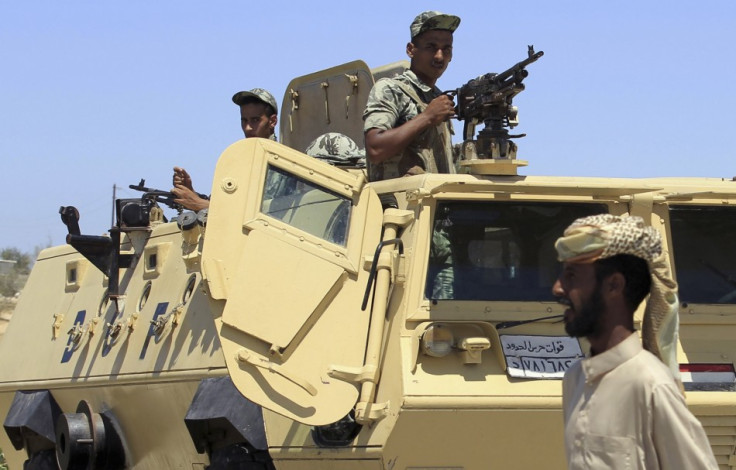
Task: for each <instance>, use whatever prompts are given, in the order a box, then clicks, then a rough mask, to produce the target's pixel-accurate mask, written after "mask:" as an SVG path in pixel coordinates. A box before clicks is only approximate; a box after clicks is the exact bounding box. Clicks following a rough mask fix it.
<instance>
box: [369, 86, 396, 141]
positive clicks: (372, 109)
mask: <svg viewBox="0 0 736 470" xmlns="http://www.w3.org/2000/svg"><path fill="white" fill-rule="evenodd" d="M402 98H404V94H403V93H402V92H401V90H400V89H399V88H398V87H396V85H393V83H392V81H391V80H390V79H386V78H382V79H381V80H379V81H377V82H376V84H375V85H374V86H373V88H372V89H371V92H370V94H369V95H368V103H366V107H365V111H364V112H363V121H364V124H363V131H364V132H367V131H368V130H370V129H374V128H376V129H384V130H388V129H393V128H394V127H397V126H398V125H399V124H400V123H399V120H400V118H401V114H402V109H403V107H404V106H403V103H402V102H403V101H404V100H403V99H402Z"/></svg>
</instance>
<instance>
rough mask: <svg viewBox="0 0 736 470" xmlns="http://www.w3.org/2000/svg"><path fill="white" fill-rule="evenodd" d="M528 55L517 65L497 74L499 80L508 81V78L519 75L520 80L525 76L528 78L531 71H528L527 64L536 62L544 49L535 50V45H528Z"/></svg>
mask: <svg viewBox="0 0 736 470" xmlns="http://www.w3.org/2000/svg"><path fill="white" fill-rule="evenodd" d="M528 48H529V49H528V51H527V54H528V57H527V58H526V59H524V60H522V61H521V62H518V63H517V64H516V65H513V66H511V67H509V69H508V70H504V71H503V72H501V73H499V74H498V75H496V77H495V79H496V80H497V81H498V82H503V81H506V79H508V78H511V77H516V76H519V75H520V76H519V80H518V81H521V80H523V79H524V78H526V76H527V75H529V72H527V71H526V66H527V65H529V64H531V63H533V62H536V61H537V60H538V59H539V58H540V57H542V56H543V55H544V51H539V52H534V46H528Z"/></svg>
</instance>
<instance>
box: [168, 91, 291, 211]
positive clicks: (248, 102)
mask: <svg viewBox="0 0 736 470" xmlns="http://www.w3.org/2000/svg"><path fill="white" fill-rule="evenodd" d="M233 103H235V104H237V105H238V106H239V107H240V126H241V128H242V129H243V134H244V135H245V138H246V139H247V138H248V137H260V138H262V139H271V140H276V135H275V134H274V130H275V129H276V123H277V122H278V106H277V104H276V99H275V98H274V97H273V95H272V94H271V93H269V92H268V91H266V90H264V89H263V88H253V89H252V90H250V91H240V92H238V93H235V95H233ZM173 180H174V181H173V183H174V189H172V190H171V192H172V193H174V196H176V199H175V202H177V203H179V204H181V205H182V206H183V207H184V208H185V209H189V210H193V211H200V210H202V209H206V208H208V207H209V206H210V201H209V200H207V199H205V198H203V197H201V196H200V195H199V194H197V193H196V192H195V191H194V188H193V187H192V178H191V177H190V176H189V173H187V171H186V170H185V169H184V168H180V167H178V166H175V167H174V178H173Z"/></svg>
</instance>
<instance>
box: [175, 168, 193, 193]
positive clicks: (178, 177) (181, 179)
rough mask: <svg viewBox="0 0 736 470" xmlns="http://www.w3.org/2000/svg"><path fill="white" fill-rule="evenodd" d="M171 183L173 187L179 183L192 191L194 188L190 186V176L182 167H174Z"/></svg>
mask: <svg viewBox="0 0 736 470" xmlns="http://www.w3.org/2000/svg"><path fill="white" fill-rule="evenodd" d="M173 184H174V187H176V186H179V185H181V186H184V187H185V188H188V189H190V190H192V191H194V188H193V187H192V177H191V176H189V173H187V170H185V169H184V168H179V167H178V166H175V167H174V177H173Z"/></svg>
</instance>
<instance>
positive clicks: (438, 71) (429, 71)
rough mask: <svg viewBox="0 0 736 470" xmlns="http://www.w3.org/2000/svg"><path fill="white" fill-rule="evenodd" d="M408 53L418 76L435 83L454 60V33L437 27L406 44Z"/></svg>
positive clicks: (431, 83)
mask: <svg viewBox="0 0 736 470" xmlns="http://www.w3.org/2000/svg"><path fill="white" fill-rule="evenodd" d="M406 53H407V54H408V55H409V57H410V58H411V70H412V71H413V72H414V73H415V74H416V75H417V77H419V79H420V80H422V81H423V82H425V83H427V84H428V85H434V84H435V82H436V81H437V79H438V78H440V77H441V76H442V74H443V73H444V72H445V69H447V66H448V65H449V64H450V61H451V60H452V33H451V32H450V31H444V30H437V29H432V30H429V31H426V32H424V33H422V34H420V35H419V36H417V37H415V38H414V41H413V42H410V43H409V44H407V45H406Z"/></svg>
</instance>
